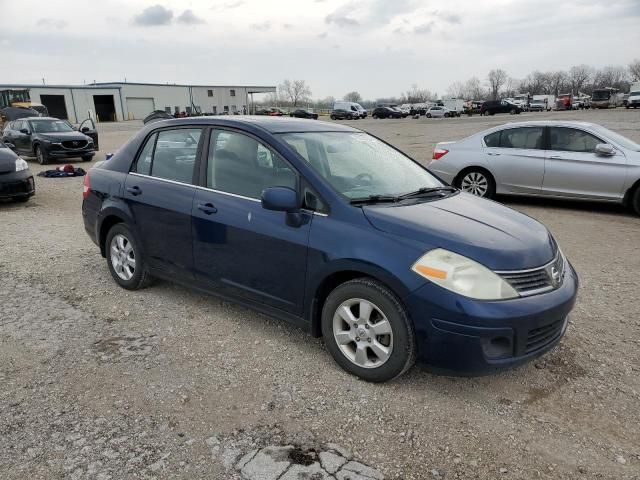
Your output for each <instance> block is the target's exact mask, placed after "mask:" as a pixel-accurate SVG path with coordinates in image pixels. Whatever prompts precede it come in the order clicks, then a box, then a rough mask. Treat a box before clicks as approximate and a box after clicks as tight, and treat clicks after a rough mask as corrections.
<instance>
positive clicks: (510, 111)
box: [509, 108, 518, 115]
mask: <svg viewBox="0 0 640 480" xmlns="http://www.w3.org/2000/svg"><path fill="white" fill-rule="evenodd" d="M516 113H518V111H517V110H516V109H515V108H512V109H511V110H509V114H511V115H515V114H516Z"/></svg>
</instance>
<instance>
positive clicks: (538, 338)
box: [525, 319, 565, 353]
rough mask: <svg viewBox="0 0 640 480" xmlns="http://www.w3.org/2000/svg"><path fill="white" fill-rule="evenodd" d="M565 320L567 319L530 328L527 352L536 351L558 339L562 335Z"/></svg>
mask: <svg viewBox="0 0 640 480" xmlns="http://www.w3.org/2000/svg"><path fill="white" fill-rule="evenodd" d="M564 322H565V319H562V320H558V321H555V322H553V323H550V324H549V325H545V326H543V327H538V328H534V329H532V330H529V333H528V334H527V343H526V346H525V353H532V352H535V351H536V350H539V349H541V348H543V347H544V346H546V345H548V344H550V343H551V342H553V341H554V340H556V339H557V338H558V337H559V336H560V335H562V327H563V326H564Z"/></svg>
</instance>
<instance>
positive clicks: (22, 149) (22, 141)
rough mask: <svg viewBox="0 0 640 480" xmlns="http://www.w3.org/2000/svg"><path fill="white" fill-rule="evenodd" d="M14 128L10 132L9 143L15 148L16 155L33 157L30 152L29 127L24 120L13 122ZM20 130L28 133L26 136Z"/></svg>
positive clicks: (30, 132)
mask: <svg viewBox="0 0 640 480" xmlns="http://www.w3.org/2000/svg"><path fill="white" fill-rule="evenodd" d="M13 124H14V128H13V130H12V132H11V142H12V143H13V144H14V145H15V146H16V153H22V154H23V155H33V153H32V150H31V134H33V132H32V131H31V125H29V122H27V121H26V120H17V121H15V122H13ZM22 130H27V131H29V133H28V134H26V133H24V131H22Z"/></svg>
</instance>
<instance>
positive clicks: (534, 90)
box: [520, 70, 548, 95]
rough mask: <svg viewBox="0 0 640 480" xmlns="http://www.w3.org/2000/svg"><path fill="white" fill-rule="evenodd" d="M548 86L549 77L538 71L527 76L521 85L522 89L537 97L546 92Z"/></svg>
mask: <svg viewBox="0 0 640 480" xmlns="http://www.w3.org/2000/svg"><path fill="white" fill-rule="evenodd" d="M547 85H548V79H547V75H546V74H544V73H542V72H540V71H538V70H536V71H534V72H531V73H530V74H529V75H527V76H526V77H525V78H524V80H522V82H521V84H520V89H521V90H523V91H525V92H529V93H530V94H531V95H536V94H539V93H543V92H545V89H546V87H547Z"/></svg>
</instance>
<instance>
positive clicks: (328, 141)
mask: <svg viewBox="0 0 640 480" xmlns="http://www.w3.org/2000/svg"><path fill="white" fill-rule="evenodd" d="M282 139H283V140H284V141H285V142H286V143H287V144H289V145H290V146H291V147H292V148H293V150H295V151H296V152H297V153H298V154H299V155H300V156H301V157H302V158H303V159H304V160H306V161H307V162H309V164H310V165H311V166H312V167H313V168H314V169H315V170H316V171H317V172H318V173H319V174H320V175H322V176H323V177H324V178H325V179H326V180H327V181H328V182H329V183H330V184H331V186H332V187H333V188H334V189H335V190H336V191H337V192H338V193H340V194H342V195H344V196H345V197H347V198H348V199H354V198H365V197H368V196H370V195H384V196H386V195H393V196H397V195H403V194H406V193H409V192H414V191H416V190H418V189H420V188H434V187H442V186H444V184H443V183H442V182H440V181H439V180H438V179H437V178H435V177H434V176H433V175H431V174H430V173H429V172H428V171H427V170H426V169H424V168H423V167H421V166H420V165H418V164H416V163H415V162H414V161H413V160H411V159H410V158H409V157H407V156H405V155H404V154H402V153H400V152H399V151H398V150H395V149H394V148H392V147H390V146H389V145H387V144H385V143H384V142H382V141H380V140H378V139H377V138H375V137H372V136H371V135H369V134H366V133H362V132H304V133H285V134H282Z"/></svg>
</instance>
